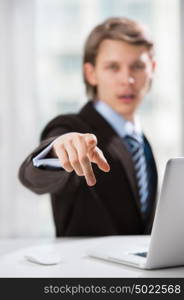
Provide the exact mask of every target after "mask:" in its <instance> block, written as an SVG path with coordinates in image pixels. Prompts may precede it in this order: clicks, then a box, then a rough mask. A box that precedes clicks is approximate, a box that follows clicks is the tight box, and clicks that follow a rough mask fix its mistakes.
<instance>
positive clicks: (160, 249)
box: [87, 158, 184, 269]
mask: <svg viewBox="0 0 184 300" xmlns="http://www.w3.org/2000/svg"><path fill="white" fill-rule="evenodd" d="M124 237H125V236H124ZM144 237H145V238H146V236H138V237H135V236H133V237H132V238H134V239H135V241H136V243H135V244H134V245H133V247H132V245H131V248H130V249H129V250H128V251H125V247H124V245H123V244H122V243H120V240H118V239H117V240H116V239H114V240H113V239H112V240H111V242H110V243H109V244H108V246H107V245H106V246H103V244H102V245H97V246H96V247H95V248H93V249H92V248H91V249H88V251H87V254H88V255H89V256H91V257H95V258H99V259H103V260H107V261H111V262H116V263H120V264H125V265H129V266H134V267H137V268H141V269H159V268H166V267H175V266H181V265H184V158H174V159H170V160H169V161H168V162H167V165H166V168H165V174H164V180H163V184H162V188H161V194H160V198H159V200H158V202H157V206H156V212H155V218H154V222H153V227H152V233H151V236H150V238H149V242H148V243H147V245H145V246H147V247H146V248H145V249H144V248H143V247H142V246H143V243H142V241H143V238H144ZM112 241H114V242H112ZM122 241H123V237H122ZM139 242H140V245H139Z"/></svg>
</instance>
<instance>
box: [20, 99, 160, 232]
mask: <svg viewBox="0 0 184 300" xmlns="http://www.w3.org/2000/svg"><path fill="white" fill-rule="evenodd" d="M71 131H74V132H81V133H87V132H90V133H93V134H95V135H96V137H97V140H98V146H99V148H100V149H101V150H102V151H103V153H104V155H105V157H106V159H107V161H108V163H109V164H110V167H111V170H110V172H109V173H104V172H102V171H101V170H99V169H98V167H97V166H96V165H95V164H94V165H93V169H94V172H95V176H96V179H97V183H96V185H95V186H93V187H89V186H87V184H86V181H85V178H84V177H79V176H77V175H76V174H75V172H72V173H67V172H66V171H64V170H63V169H48V168H36V167H34V166H33V163H32V159H33V157H35V156H36V155H37V154H38V153H39V152H40V151H41V150H42V149H44V148H45V147H46V146H47V145H48V144H49V143H50V142H52V141H53V140H54V139H55V138H56V137H58V136H59V135H62V134H64V133H67V132H71ZM144 141H145V151H146V152H147V153H148V155H147V162H148V165H149V168H150V171H151V173H150V174H152V175H151V176H152V177H151V193H150V198H149V209H148V215H147V218H146V219H145V220H143V218H142V215H141V212H140V201H139V196H138V189H137V183H136V177H135V172H134V166H133V162H132V158H131V155H130V153H129V152H128V151H127V148H126V146H125V144H124V143H123V140H122V138H121V137H119V136H118V135H117V133H116V132H115V131H114V130H113V128H112V127H111V126H110V125H109V124H108V123H107V122H106V121H105V119H104V118H103V117H102V116H101V115H100V114H99V113H98V112H97V111H96V110H95V109H94V108H93V105H92V103H91V102H88V103H87V104H86V105H85V106H84V107H83V108H82V110H81V111H80V112H79V113H78V114H71V115H61V116H58V117H57V118H55V119H54V120H52V121H51V122H50V123H49V124H48V125H47V126H46V128H45V129H44V131H43V133H42V136H41V143H40V145H39V147H37V149H35V150H34V151H33V152H32V153H31V154H30V155H29V156H28V158H27V159H26V160H25V161H24V162H23V164H22V166H21V167H20V170H19V178H20V180H21V182H22V183H23V184H24V185H25V186H26V187H28V188H29V189H31V190H32V191H34V192H36V193H38V194H43V193H50V194H51V201H52V208H53V216H54V221H55V227H56V236H99V235H132V234H145V233H150V230H151V226H152V222H153V217H154V209H155V200H156V190H157V171H156V165H155V161H154V158H153V154H152V151H151V148H150V145H149V143H148V141H147V139H146V138H145V137H144Z"/></svg>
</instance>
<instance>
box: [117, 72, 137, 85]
mask: <svg viewBox="0 0 184 300" xmlns="http://www.w3.org/2000/svg"><path fill="white" fill-rule="evenodd" d="M119 80H120V82H121V84H124V85H129V84H134V83H135V78H134V77H133V76H132V74H131V72H130V70H129V69H126V68H125V69H122V70H120V72H119Z"/></svg>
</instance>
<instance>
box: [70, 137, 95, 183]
mask: <svg viewBox="0 0 184 300" xmlns="http://www.w3.org/2000/svg"><path fill="white" fill-rule="evenodd" d="M74 145H75V149H76V151H77V155H78V159H79V162H80V166H81V168H82V171H83V175H84V176H85V179H86V182H87V184H88V185H89V186H93V185H95V183H96V178H95V175H94V172H93V169H92V165H91V162H90V159H89V158H88V155H87V145H86V141H85V140H84V139H83V137H82V136H81V137H80V136H78V137H77V138H76V139H74Z"/></svg>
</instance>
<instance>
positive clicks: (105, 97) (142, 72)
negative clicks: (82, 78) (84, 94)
mask: <svg viewBox="0 0 184 300" xmlns="http://www.w3.org/2000/svg"><path fill="white" fill-rule="evenodd" d="M154 67H155V62H154V61H153V60H152V59H151V57H150V53H149V51H148V49H147V48H146V47H145V46H137V45H132V44H128V43H126V42H123V41H114V40H108V39H107V40H104V41H103V42H102V43H101V45H100V47H99V51H98V54H97V57H96V63H95V66H93V65H92V64H90V63H86V64H85V65H84V70H85V74H86V78H87V80H88V82H89V83H90V84H91V85H93V86H96V87H97V99H99V100H101V101H103V102H105V103H107V104H108V105H109V106H110V107H111V108H113V109H114V110H115V111H116V112H117V113H119V114H121V115H122V116H123V117H124V118H126V119H127V120H132V119H133V116H134V112H135V110H136V108H137V107H138V106H139V104H140V102H141V100H142V99H143V97H144V96H145V94H146V93H147V91H148V90H149V86H150V81H151V78H152V74H153V71H154Z"/></svg>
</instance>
